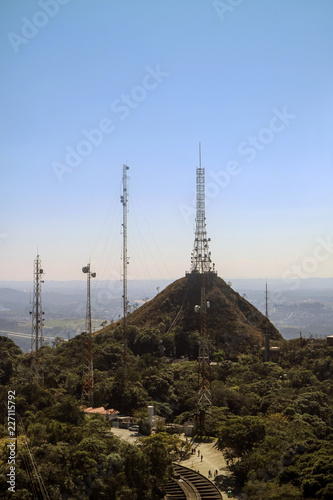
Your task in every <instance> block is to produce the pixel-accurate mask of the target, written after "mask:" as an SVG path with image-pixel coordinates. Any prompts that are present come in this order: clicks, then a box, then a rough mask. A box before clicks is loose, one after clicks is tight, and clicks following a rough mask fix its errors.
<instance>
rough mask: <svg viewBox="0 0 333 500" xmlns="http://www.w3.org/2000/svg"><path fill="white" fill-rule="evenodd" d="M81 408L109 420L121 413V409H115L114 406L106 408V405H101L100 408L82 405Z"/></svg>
mask: <svg viewBox="0 0 333 500" xmlns="http://www.w3.org/2000/svg"><path fill="white" fill-rule="evenodd" d="M81 409H82V411H83V413H85V414H86V415H102V416H103V417H104V418H105V419H106V420H108V421H109V422H111V420H114V419H115V418H117V417H118V415H119V411H117V410H114V409H113V408H111V409H110V410H106V409H105V408H104V406H100V407H99V408H92V407H91V406H89V407H88V408H84V407H81Z"/></svg>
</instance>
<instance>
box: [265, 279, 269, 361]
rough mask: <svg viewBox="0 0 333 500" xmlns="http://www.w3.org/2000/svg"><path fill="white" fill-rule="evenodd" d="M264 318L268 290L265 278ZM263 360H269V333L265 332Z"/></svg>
mask: <svg viewBox="0 0 333 500" xmlns="http://www.w3.org/2000/svg"><path fill="white" fill-rule="evenodd" d="M265 299H266V318H267V319H268V290H267V280H266V293H265ZM265 361H269V333H265Z"/></svg>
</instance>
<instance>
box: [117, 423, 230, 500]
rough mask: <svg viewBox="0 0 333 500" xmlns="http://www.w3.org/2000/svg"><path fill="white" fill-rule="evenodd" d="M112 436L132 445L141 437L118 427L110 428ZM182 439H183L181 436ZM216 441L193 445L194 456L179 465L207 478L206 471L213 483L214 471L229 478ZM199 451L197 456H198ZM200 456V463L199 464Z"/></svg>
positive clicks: (224, 497)
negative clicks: (209, 473) (210, 475)
mask: <svg viewBox="0 0 333 500" xmlns="http://www.w3.org/2000/svg"><path fill="white" fill-rule="evenodd" d="M111 432H112V434H114V435H115V436H118V437H119V438H121V439H124V440H125V441H128V442H130V443H132V444H134V443H135V441H136V440H137V439H138V438H139V437H141V436H142V434H140V433H138V432H133V431H129V430H127V429H119V428H118V427H112V428H111ZM181 438H182V439H185V437H183V436H181ZM215 443H216V441H213V442H211V443H199V442H195V443H193V445H192V447H193V448H195V455H190V457H189V458H188V459H187V460H182V461H181V462H179V463H180V465H184V466H185V467H188V468H189V469H192V470H196V471H199V472H200V474H202V475H203V476H206V477H207V478H208V471H209V470H210V471H211V473H212V477H211V478H209V479H211V480H212V482H214V471H215V470H217V472H218V473H217V475H218V476H220V475H223V476H230V471H229V469H228V467H227V464H226V461H225V459H224V456H223V454H222V452H221V451H220V450H219V449H218V448H217V447H216V446H215ZM198 450H199V456H198ZM201 455H202V462H201ZM222 497H223V500H225V499H227V492H226V491H223V490H222Z"/></svg>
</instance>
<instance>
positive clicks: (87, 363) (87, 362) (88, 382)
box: [82, 262, 96, 406]
mask: <svg viewBox="0 0 333 500" xmlns="http://www.w3.org/2000/svg"><path fill="white" fill-rule="evenodd" d="M82 272H83V273H84V274H86V275H87V310H86V333H87V336H88V337H87V341H86V345H85V349H84V372H83V381H82V400H84V401H88V403H89V404H90V406H92V405H93V398H94V362H93V349H92V347H93V338H92V329H91V301H90V279H91V278H96V273H92V272H91V271H90V262H89V264H87V265H86V266H85V267H83V268H82Z"/></svg>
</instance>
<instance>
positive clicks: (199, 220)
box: [191, 144, 215, 273]
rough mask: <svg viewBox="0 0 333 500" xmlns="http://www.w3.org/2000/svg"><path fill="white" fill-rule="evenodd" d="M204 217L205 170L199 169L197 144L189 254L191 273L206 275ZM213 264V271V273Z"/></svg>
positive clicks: (208, 263)
mask: <svg viewBox="0 0 333 500" xmlns="http://www.w3.org/2000/svg"><path fill="white" fill-rule="evenodd" d="M209 241H210V238H207V231H206V215H205V169H204V168H202V167H201V144H199V168H197V212H196V219H195V238H194V246H193V252H192V254H191V271H192V272H199V273H207V272H209V271H210V270H211V262H212V260H211V256H210V255H211V252H210V251H209V247H208V242H209ZM214 267H215V266H214V264H213V271H214Z"/></svg>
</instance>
